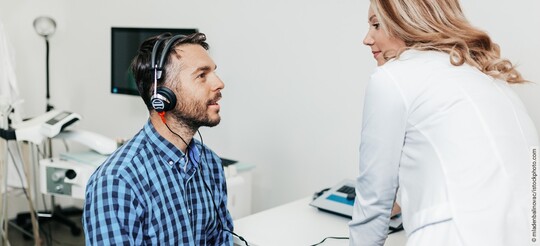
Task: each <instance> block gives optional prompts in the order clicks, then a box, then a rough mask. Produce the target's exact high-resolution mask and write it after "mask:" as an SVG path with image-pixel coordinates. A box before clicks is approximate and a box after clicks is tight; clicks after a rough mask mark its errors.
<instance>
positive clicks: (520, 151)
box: [349, 50, 538, 246]
mask: <svg viewBox="0 0 540 246" xmlns="http://www.w3.org/2000/svg"><path fill="white" fill-rule="evenodd" d="M362 128H363V129H362V138H361V145H360V175H359V177H358V178H357V196H356V200H355V206H354V213H353V220H352V221H351V222H350V224H349V227H350V237H351V240H350V244H351V245H355V246H356V245H383V244H384V240H385V238H386V235H387V228H388V220H389V218H388V217H389V215H390V210H391V207H392V204H393V202H394V199H395V193H396V190H397V188H398V186H399V196H398V201H399V203H400V205H401V207H402V216H403V225H404V227H405V231H406V233H407V235H408V237H409V238H410V239H414V241H415V242H414V245H415V246H421V245H430V246H432V245H437V246H444V245H452V246H454V245H459V244H461V245H471V246H479V245H489V246H498V245H500V246H503V245H504V246H506V245H529V244H530V241H531V233H530V232H531V228H530V225H531V224H530V221H529V218H530V215H531V213H530V211H531V207H532V205H531V202H530V200H531V197H532V195H531V183H532V182H531V178H532V175H531V171H532V166H531V163H532V158H533V157H532V153H531V152H532V148H533V147H535V146H538V134H537V132H536V129H535V127H534V125H533V122H532V121H531V119H530V117H529V116H528V113H527V112H526V109H525V107H524V106H523V104H522V103H521V101H520V100H519V98H518V97H517V96H516V95H515V94H514V93H513V91H512V89H511V88H510V86H509V85H508V84H507V83H506V82H504V81H500V80H495V79H493V78H491V77H489V76H487V75H485V74H483V73H482V72H480V71H479V70H477V69H476V68H474V67H471V66H469V65H467V64H465V65H462V66H453V65H451V64H450V62H449V56H448V55H447V54H445V53H442V52H435V51H414V50H410V51H406V52H404V53H403V54H402V55H401V57H400V58H399V59H398V60H394V61H390V62H387V63H386V64H385V65H383V66H380V67H378V68H377V70H376V72H375V73H374V74H373V75H372V77H371V81H370V82H369V85H368V88H367V90H366V95H365V104H364V112H363V125H362ZM441 231H444V232H445V233H441ZM437 233H439V234H441V235H443V236H441V235H436V234H437ZM428 238H429V240H426V239H428ZM412 244H413V242H411V241H409V245H412Z"/></svg>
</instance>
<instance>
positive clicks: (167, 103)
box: [150, 35, 186, 113]
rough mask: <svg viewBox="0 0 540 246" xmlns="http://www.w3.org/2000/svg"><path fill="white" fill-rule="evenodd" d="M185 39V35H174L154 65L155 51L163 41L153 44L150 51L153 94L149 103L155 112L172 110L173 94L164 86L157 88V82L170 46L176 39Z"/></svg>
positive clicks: (173, 104) (174, 97)
mask: <svg viewBox="0 0 540 246" xmlns="http://www.w3.org/2000/svg"><path fill="white" fill-rule="evenodd" d="M184 37H186V36H185V35H176V36H173V37H172V38H171V39H169V41H167V43H166V44H165V47H164V48H163V50H162V51H161V58H160V59H159V62H158V63H156V56H157V53H158V52H157V51H158V49H159V46H160V45H161V43H163V41H165V39H159V40H158V41H156V43H155V44H154V48H153V49H152V57H151V58H152V60H151V64H152V69H153V70H154V93H153V95H152V97H151V98H150V102H151V104H152V108H154V110H156V112H158V113H162V112H166V111H170V110H172V109H173V108H174V106H175V105H176V95H175V94H174V92H173V91H172V90H171V89H169V88H167V87H164V86H159V87H158V86H157V81H158V80H159V79H161V75H162V74H163V70H164V67H165V59H166V57H167V55H168V54H169V51H170V49H171V46H172V45H173V43H174V42H176V41H177V40H178V39H181V38H184Z"/></svg>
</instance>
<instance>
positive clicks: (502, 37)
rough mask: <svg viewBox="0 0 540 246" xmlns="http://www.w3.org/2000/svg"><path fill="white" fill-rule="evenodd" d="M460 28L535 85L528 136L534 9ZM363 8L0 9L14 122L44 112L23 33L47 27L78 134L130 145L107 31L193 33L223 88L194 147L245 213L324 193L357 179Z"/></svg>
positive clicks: (40, 84)
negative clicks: (235, 164) (16, 109)
mask: <svg viewBox="0 0 540 246" xmlns="http://www.w3.org/2000/svg"><path fill="white" fill-rule="evenodd" d="M463 6H464V9H465V11H466V14H468V16H469V17H470V20H471V22H472V23H474V24H476V25H477V26H480V27H482V28H483V29H484V30H486V31H488V32H489V33H490V34H491V35H492V37H493V39H494V40H495V41H496V42H498V43H499V44H500V45H501V47H502V51H503V52H502V53H503V56H505V57H508V58H510V59H511V60H513V61H514V62H516V63H518V64H520V68H521V71H522V73H523V74H524V76H525V77H526V78H527V79H529V80H531V81H535V82H536V83H535V84H530V85H527V86H523V87H521V88H518V89H517V91H518V93H519V94H520V96H521V97H522V98H523V100H524V102H525V104H526V106H527V107H528V109H529V111H530V113H531V115H532V117H533V120H534V121H535V122H536V125H537V127H538V128H539V129H540V111H539V110H538V108H537V106H536V105H540V88H539V87H540V86H539V85H538V84H537V83H538V82H540V71H539V70H538V68H537V67H538V65H537V64H538V62H537V59H538V57H539V56H540V48H539V47H538V44H540V37H539V36H540V35H538V34H539V33H538V31H537V30H538V28H537V27H538V25H539V24H540V16H539V15H538V14H537V13H538V11H540V3H539V2H538V1H533V0H516V1H489V0H476V1H474V3H473V2H472V1H464V3H463ZM367 8H368V1H367V0H362V1H358V0H340V1H329V0H296V1H286V0H275V1H260V0H259V1H256V0H255V1H253V0H228V1H211V0H200V1H187V0H175V1H166V0H155V1H142V0H137V1H134V0H115V1H105V0H94V1H69V0H32V1H29V0H20V1H11V0H0V20H1V21H2V22H4V25H5V27H6V30H7V31H8V35H9V37H10V39H11V41H12V43H13V44H14V46H15V48H16V52H17V70H16V72H17V76H18V80H19V87H20V89H21V91H22V97H23V98H24V99H25V101H26V102H25V106H24V109H25V112H24V114H25V116H27V117H31V116H35V115H38V114H40V113H43V112H44V110H45V46H44V42H43V39H42V38H41V37H40V36H38V35H37V34H36V33H35V32H34V30H33V27H32V21H33V20H34V19H35V18H36V17H37V16H40V15H48V16H51V17H53V18H54V19H55V20H56V21H57V24H58V29H57V32H56V33H55V34H54V35H53V36H52V37H51V38H50V43H51V58H50V62H51V63H50V64H51V67H50V69H51V70H50V71H51V74H50V78H51V97H52V104H53V105H54V106H55V107H56V108H59V109H66V110H71V111H75V112H78V113H80V114H81V115H83V116H84V119H83V120H82V121H81V122H80V123H79V125H78V127H79V128H82V129H86V130H91V131H95V132H98V133H101V134H104V135H106V136H109V137H111V138H117V137H130V136H132V135H133V134H134V133H135V132H136V131H138V129H139V128H140V127H141V126H142V125H143V124H144V122H145V120H146V118H147V115H148V114H147V111H146V109H145V107H144V105H143V103H142V100H140V99H139V98H138V97H133V96H122V95H112V94H110V92H109V91H110V27H111V26H128V27H136V26H137V27H177V28H181V27H196V28H199V30H200V31H202V32H204V33H206V34H207V36H208V41H209V43H210V45H211V50H210V53H211V55H212V56H213V58H214V60H215V61H216V63H217V64H218V67H219V70H218V72H219V73H220V75H221V77H222V79H223V80H224V81H225V83H226V87H225V90H224V91H223V95H224V98H223V100H222V123H221V124H220V125H219V126H217V127H215V128H204V129H202V134H203V136H204V141H205V143H206V144H208V145H209V146H210V147H212V148H213V149H214V150H215V151H216V152H217V153H219V154H221V155H222V156H223V157H227V158H233V159H238V160H240V161H243V162H249V163H252V164H255V165H256V170H255V177H254V185H255V187H254V194H253V199H254V204H253V208H254V210H255V211H260V210H263V209H267V208H270V207H273V206H276V205H279V204H282V203H285V202H288V201H291V200H294V199H298V198H300V197H304V196H307V195H311V194H312V193H313V192H314V191H316V190H319V189H321V188H324V187H327V186H330V185H332V184H334V183H335V182H337V181H339V180H341V179H342V178H345V177H348V178H354V177H355V176H356V175H357V173H358V171H357V161H358V158H357V149H358V146H359V135H360V123H361V113H362V101H363V93H364V88H365V85H366V82H367V80H368V78H369V75H370V73H371V72H372V71H373V69H374V68H375V61H374V60H373V58H372V56H371V53H370V51H369V49H368V48H366V47H364V46H363V45H362V39H363V36H364V35H365V33H366V30H367V27H368V25H367V20H366V14H367Z"/></svg>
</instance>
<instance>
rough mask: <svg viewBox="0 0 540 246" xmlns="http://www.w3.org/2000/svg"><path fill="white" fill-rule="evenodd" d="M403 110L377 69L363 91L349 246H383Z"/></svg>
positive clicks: (400, 144) (389, 82)
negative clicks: (358, 157)
mask: <svg viewBox="0 0 540 246" xmlns="http://www.w3.org/2000/svg"><path fill="white" fill-rule="evenodd" d="M406 120H407V109H406V103H405V99H404V96H403V95H402V93H401V90H400V88H399V86H398V84H397V83H396V82H395V80H394V79H393V77H392V76H391V75H390V74H389V73H388V72H387V71H386V70H384V68H381V67H379V68H378V70H377V71H376V72H375V73H374V74H373V75H372V77H371V81H370V82H369V83H368V87H367V89H366V95H365V101H364V111H363V118H362V134H361V143H360V165H359V169H360V175H359V176H358V178H357V180H356V199H355V204H354V209H353V218H352V221H351V222H350V223H349V232H350V241H349V242H350V245H351V246H352V245H355V246H359V245H370V246H373V245H383V244H384V242H385V240H386V237H387V236H388V224H389V221H390V213H391V210H392V205H393V202H394V200H395V195H396V190H397V187H398V169H399V160H400V157H401V150H402V147H403V142H404V138H405V127H406Z"/></svg>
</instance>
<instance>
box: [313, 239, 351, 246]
mask: <svg viewBox="0 0 540 246" xmlns="http://www.w3.org/2000/svg"><path fill="white" fill-rule="evenodd" d="M326 239H349V237H325V238H324V239H323V240H322V241H320V242H318V243H316V244H312V245H310V246H316V245H320V244H321V243H324V241H326Z"/></svg>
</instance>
